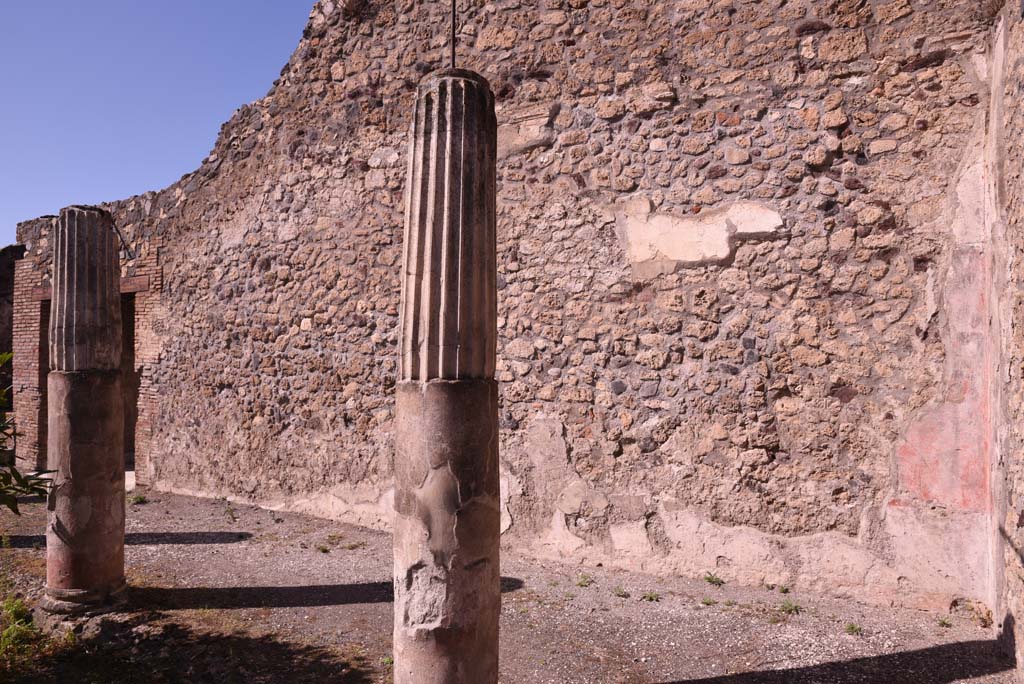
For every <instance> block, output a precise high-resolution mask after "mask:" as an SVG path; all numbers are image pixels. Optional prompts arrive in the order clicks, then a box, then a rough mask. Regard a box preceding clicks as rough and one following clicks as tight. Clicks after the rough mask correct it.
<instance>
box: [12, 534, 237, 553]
mask: <svg viewBox="0 0 1024 684" xmlns="http://www.w3.org/2000/svg"><path fill="white" fill-rule="evenodd" d="M251 537H252V534H250V533H249V532H129V533H128V534H126V535H124V543H125V544H127V545H128V546H155V545H158V544H235V543H237V542H240V541H245V540H246V539H250V538H251ZM7 545H8V547H9V548H12V549H34V548H40V549H41V548H45V547H46V535H43V534H12V535H9V536H8V537H7Z"/></svg>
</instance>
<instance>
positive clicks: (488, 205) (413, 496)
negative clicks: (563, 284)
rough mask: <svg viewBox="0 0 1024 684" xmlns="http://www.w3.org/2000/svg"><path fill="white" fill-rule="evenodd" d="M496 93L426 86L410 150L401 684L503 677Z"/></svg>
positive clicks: (399, 522)
mask: <svg viewBox="0 0 1024 684" xmlns="http://www.w3.org/2000/svg"><path fill="white" fill-rule="evenodd" d="M496 148H497V126H496V123H495V116H494V96H493V95H492V93H491V90H490V86H489V85H488V83H487V81H486V80H485V79H484V78H483V77H481V76H479V75H478V74H475V73H473V72H470V71H464V70H446V71H441V72H437V73H434V74H431V75H429V76H428V77H427V78H426V79H425V80H424V81H423V82H422V83H421V85H420V87H419V92H418V95H417V101H416V113H415V117H414V122H413V131H412V141H411V144H410V148H409V176H408V184H407V193H406V223H405V251H404V260H403V261H404V263H403V270H402V310H401V322H400V326H401V330H400V340H401V341H400V345H401V363H400V371H399V373H400V382H399V384H398V390H397V405H396V418H395V420H396V455H395V513H396V515H395V546H394V573H395V628H394V648H395V682H396V684H493V683H495V682H497V681H498V616H499V613H500V609H501V593H500V591H501V589H500V573H499V564H498V548H499V537H500V521H501V514H500V508H499V493H498V391H497V385H496V383H495V381H494V365H495V346H496V340H497V285H496V277H497V276H496V260H497V248H496V242H495V194H494V193H495V153H496Z"/></svg>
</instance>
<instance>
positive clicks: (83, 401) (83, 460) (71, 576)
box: [43, 207, 125, 613]
mask: <svg viewBox="0 0 1024 684" xmlns="http://www.w3.org/2000/svg"><path fill="white" fill-rule="evenodd" d="M119 283H120V263H119V259H118V244H117V235H116V232H115V230H114V225H113V219H112V218H111V216H110V214H109V213H107V212H106V211H103V210H102V209H95V208H91V207H69V208H67V209H64V210H62V211H61V214H60V217H59V219H58V220H57V223H56V230H55V235H54V260H53V303H52V306H51V309H50V367H51V370H50V374H49V377H48V378H47V391H48V396H47V402H48V404H47V406H48V420H49V425H48V433H47V435H48V455H49V466H48V467H49V468H50V469H51V470H55V471H56V473H55V475H54V481H53V489H52V491H51V492H50V499H49V503H48V506H47V508H48V511H49V514H48V524H47V528H46V596H45V600H44V602H43V605H44V607H46V608H47V609H48V610H51V611H53V612H62V613H74V612H81V611H86V610H90V609H93V608H95V607H97V606H98V605H103V604H105V603H108V602H109V601H110V600H111V598H112V597H113V596H114V595H116V594H117V593H118V592H119V591H120V590H121V589H123V588H124V586H125V581H124V522H125V493H124V406H123V397H122V394H121V376H120V365H121V302H120V291H119Z"/></svg>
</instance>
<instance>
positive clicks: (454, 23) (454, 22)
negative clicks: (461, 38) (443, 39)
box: [452, 0, 458, 69]
mask: <svg viewBox="0 0 1024 684" xmlns="http://www.w3.org/2000/svg"><path fill="white" fill-rule="evenodd" d="M457 1H458V0H452V69H455V32H456V26H457V22H458V14H457V10H456V7H455V3H456V2H457Z"/></svg>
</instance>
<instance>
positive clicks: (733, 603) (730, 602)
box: [724, 599, 736, 608]
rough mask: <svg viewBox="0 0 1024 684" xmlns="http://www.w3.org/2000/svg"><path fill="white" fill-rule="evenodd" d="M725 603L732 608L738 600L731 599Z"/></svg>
mask: <svg viewBox="0 0 1024 684" xmlns="http://www.w3.org/2000/svg"><path fill="white" fill-rule="evenodd" d="M724 605H726V606H729V607H730V608H732V607H733V606H735V605H736V602H735V601H733V600H732V599H729V600H728V601H726V602H725V604H724Z"/></svg>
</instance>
